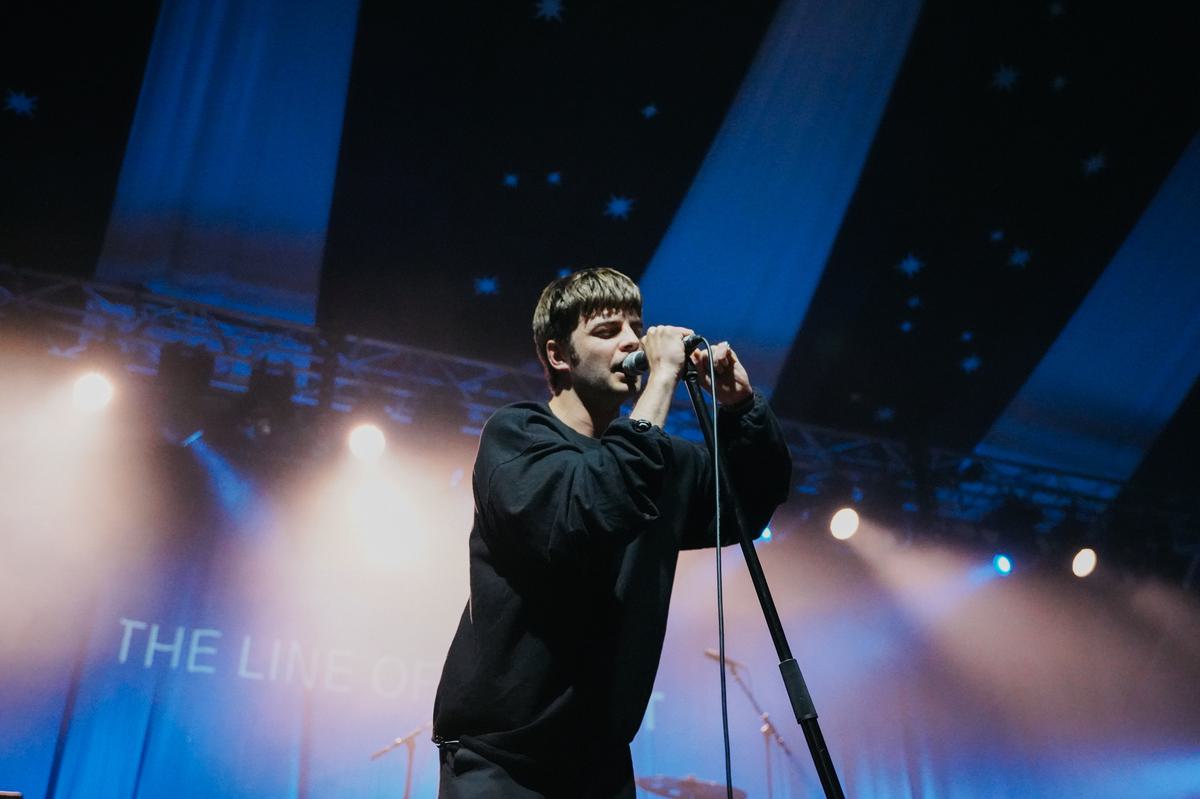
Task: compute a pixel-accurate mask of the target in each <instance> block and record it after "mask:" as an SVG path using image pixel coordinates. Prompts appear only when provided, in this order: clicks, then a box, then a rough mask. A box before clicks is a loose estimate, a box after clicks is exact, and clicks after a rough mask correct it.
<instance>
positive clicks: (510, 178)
mask: <svg viewBox="0 0 1200 799" xmlns="http://www.w3.org/2000/svg"><path fill="white" fill-rule="evenodd" d="M520 182H521V178H520V176H518V175H517V173H516V172H507V173H505V175H504V185H505V186H508V187H509V188H516V185H517V184H518V183H520Z"/></svg>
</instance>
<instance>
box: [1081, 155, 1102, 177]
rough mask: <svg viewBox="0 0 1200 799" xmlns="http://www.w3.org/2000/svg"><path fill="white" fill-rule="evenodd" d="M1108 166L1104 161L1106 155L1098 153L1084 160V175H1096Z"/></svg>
mask: <svg viewBox="0 0 1200 799" xmlns="http://www.w3.org/2000/svg"><path fill="white" fill-rule="evenodd" d="M1106 166H1108V164H1107V163H1106V162H1105V160H1104V153H1096V154H1095V155H1091V156H1088V157H1087V158H1085V159H1083V174H1085V175H1094V174H1096V173H1097V172H1099V171H1100V170H1101V169H1104V167H1106Z"/></svg>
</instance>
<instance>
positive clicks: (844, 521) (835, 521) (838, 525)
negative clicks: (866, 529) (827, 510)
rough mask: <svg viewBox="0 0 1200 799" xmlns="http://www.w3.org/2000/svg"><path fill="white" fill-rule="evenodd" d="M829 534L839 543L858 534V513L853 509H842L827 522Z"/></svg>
mask: <svg viewBox="0 0 1200 799" xmlns="http://www.w3.org/2000/svg"><path fill="white" fill-rule="evenodd" d="M829 532H831V533H833V537H834V538H836V539H837V540H839V541H845V540H846V539H848V538H849V537H850V536H852V535H854V534H855V533H857V532H858V512H857V511H856V510H854V508H842V509H841V510H839V511H838V512H837V513H835V514H833V518H832V519H830V520H829Z"/></svg>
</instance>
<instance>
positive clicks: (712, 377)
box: [700, 336, 733, 799]
mask: <svg viewBox="0 0 1200 799" xmlns="http://www.w3.org/2000/svg"><path fill="white" fill-rule="evenodd" d="M700 340H701V341H703V342H704V350H705V351H706V352H707V353H708V385H709V388H710V389H711V393H712V431H713V436H712V438H713V451H712V467H713V505H714V511H713V512H714V513H715V516H714V517H713V527H714V528H716V532H717V547H716V549H717V653H718V659H719V661H720V668H721V734H722V739H723V741H724V744H725V796H726V799H733V765H732V762H731V760H730V754H729V701H728V696H727V694H726V686H725V586H724V580H723V578H722V569H721V458H720V452H721V448H720V440H719V438H718V437H717V421H718V418H717V410H718V408H717V370H716V367H715V366H714V365H713V357H712V345H711V344H709V343H708V339H706V338H704V337H703V336H701V337H700ZM702 396H703V395H702Z"/></svg>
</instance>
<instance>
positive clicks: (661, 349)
mask: <svg viewBox="0 0 1200 799" xmlns="http://www.w3.org/2000/svg"><path fill="white" fill-rule="evenodd" d="M690 335H692V331H691V330H689V329H688V328H686V327H673V326H671V325H656V326H654V327H651V328H650V329H648V330H647V331H646V335H645V336H643V337H642V349H644V350H645V351H646V363H648V364H649V365H650V371H649V373H647V374H646V376H645V378H643V379H644V380H645V382H644V383H643V384H642V395H641V396H640V397H638V401H637V404H635V405H634V406H633V413H632V414H631V416H632V417H633V418H634V419H644V420H646V421H648V422H650V423H652V424H656V425H658V426H659V427H662V426H663V425H664V424H666V421H667V413H668V412H669V411H670V410H671V396H672V395H673V394H674V393H675V386H676V384H678V383H679V378H680V377H682V376H683V366H684V361H686V360H687V355H686V354H685V352H684V349H683V339H684V338H685V337H687V336H690Z"/></svg>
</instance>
